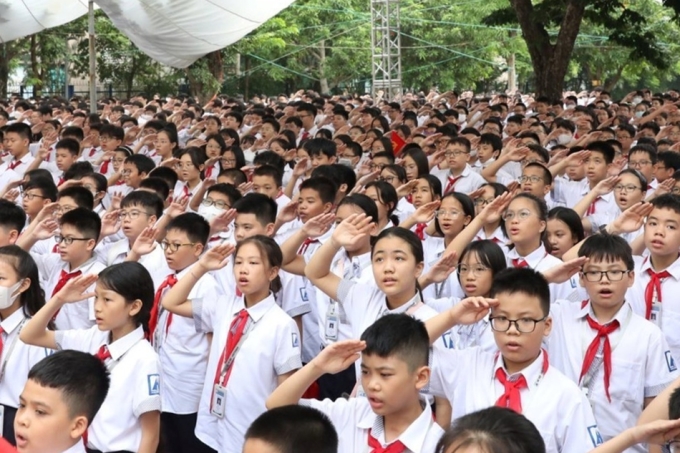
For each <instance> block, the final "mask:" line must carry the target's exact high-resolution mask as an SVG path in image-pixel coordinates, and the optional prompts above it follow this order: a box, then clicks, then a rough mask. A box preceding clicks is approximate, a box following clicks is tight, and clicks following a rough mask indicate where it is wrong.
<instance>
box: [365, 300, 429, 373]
mask: <svg viewBox="0 0 680 453" xmlns="http://www.w3.org/2000/svg"><path fill="white" fill-rule="evenodd" d="M361 340H362V341H365V342H366V348H365V349H364V350H363V352H362V354H363V355H364V356H370V355H375V356H378V357H381V358H388V357H395V358H397V359H398V360H401V361H403V362H405V363H406V365H407V366H408V369H409V372H411V373H412V372H414V371H415V370H417V369H418V368H420V367H424V366H427V365H428V362H429V357H430V339H429V336H428V334H427V329H426V328H425V324H423V322H422V321H420V320H418V319H415V318H414V317H412V316H409V315H407V314H403V313H402V314H388V315H385V316H383V317H381V318H378V320H377V321H375V322H374V323H373V324H371V325H370V326H369V327H368V328H367V329H366V330H364V333H362V334H361Z"/></svg>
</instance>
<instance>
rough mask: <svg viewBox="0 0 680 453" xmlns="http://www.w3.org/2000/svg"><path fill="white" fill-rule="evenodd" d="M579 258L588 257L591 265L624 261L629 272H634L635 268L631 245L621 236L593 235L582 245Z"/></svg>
mask: <svg viewBox="0 0 680 453" xmlns="http://www.w3.org/2000/svg"><path fill="white" fill-rule="evenodd" d="M578 256H579V257H581V256H585V257H588V259H589V260H590V262H591V263H592V262H593V261H606V262H608V263H613V262H614V261H623V263H624V264H625V265H626V269H627V270H629V271H632V270H633V269H634V267H635V263H634V262H633V251H632V250H631V248H630V245H629V244H628V243H627V242H626V240H625V239H623V238H622V237H621V236H616V235H613V234H607V233H602V234H593V235H592V236H590V237H588V239H586V240H585V241H584V242H583V245H581V248H580V249H579V251H578Z"/></svg>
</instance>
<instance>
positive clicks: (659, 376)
mask: <svg viewBox="0 0 680 453" xmlns="http://www.w3.org/2000/svg"><path fill="white" fill-rule="evenodd" d="M646 365H647V366H646V368H645V398H651V397H655V396H657V395H658V394H659V393H661V392H662V391H663V390H664V389H665V388H666V387H668V385H669V384H670V383H671V382H673V380H675V378H677V377H678V367H677V365H676V362H675V358H674V357H673V355H672V353H671V350H670V347H669V346H668V343H667V342H666V339H665V338H664V336H663V333H661V330H659V329H658V328H657V327H656V326H654V330H653V333H652V335H650V338H649V342H648V343H647V364H646Z"/></svg>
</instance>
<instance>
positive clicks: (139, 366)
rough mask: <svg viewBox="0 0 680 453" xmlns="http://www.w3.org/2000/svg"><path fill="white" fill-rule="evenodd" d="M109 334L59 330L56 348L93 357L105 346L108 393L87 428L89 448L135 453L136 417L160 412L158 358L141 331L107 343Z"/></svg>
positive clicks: (94, 329) (93, 330)
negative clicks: (106, 347) (86, 353)
mask: <svg viewBox="0 0 680 453" xmlns="http://www.w3.org/2000/svg"><path fill="white" fill-rule="evenodd" d="M110 335H111V333H110V332H109V331H101V330H99V328H98V327H96V326H95V327H91V328H90V329H84V330H58V331H56V332H55V340H56V343H57V346H58V348H59V349H74V350H76V351H83V352H88V353H90V354H96V353H97V352H98V351H99V348H100V347H101V346H102V345H108V348H109V352H110V353H111V359H110V360H107V361H106V367H107V368H108V369H109V371H110V373H111V384H110V387H109V393H108V394H107V395H106V399H105V400H104V404H102V407H101V408H100V409H99V412H97V416H96V417H95V418H94V420H93V421H92V424H91V425H90V428H89V429H88V440H87V441H88V448H92V449H96V450H100V451H119V450H126V451H138V450H139V444H140V442H141V441H142V426H141V424H140V423H139V417H140V416H141V415H142V414H144V413H146V412H153V411H160V410H161V380H160V363H159V360H158V355H156V353H155V352H154V350H153V347H151V344H149V342H148V341H146V340H145V339H144V330H143V329H142V327H141V326H140V327H137V328H136V329H135V330H134V331H132V332H130V333H129V334H127V335H125V336H124V337H123V338H119V339H118V340H116V341H114V342H113V343H110V344H109V338H110Z"/></svg>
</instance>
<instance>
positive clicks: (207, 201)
mask: <svg viewBox="0 0 680 453" xmlns="http://www.w3.org/2000/svg"><path fill="white" fill-rule="evenodd" d="M201 204H202V205H203V206H215V207H216V208H217V209H230V208H231V206H230V205H229V203H227V202H226V201H223V200H213V199H212V198H204V199H203V201H201Z"/></svg>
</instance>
